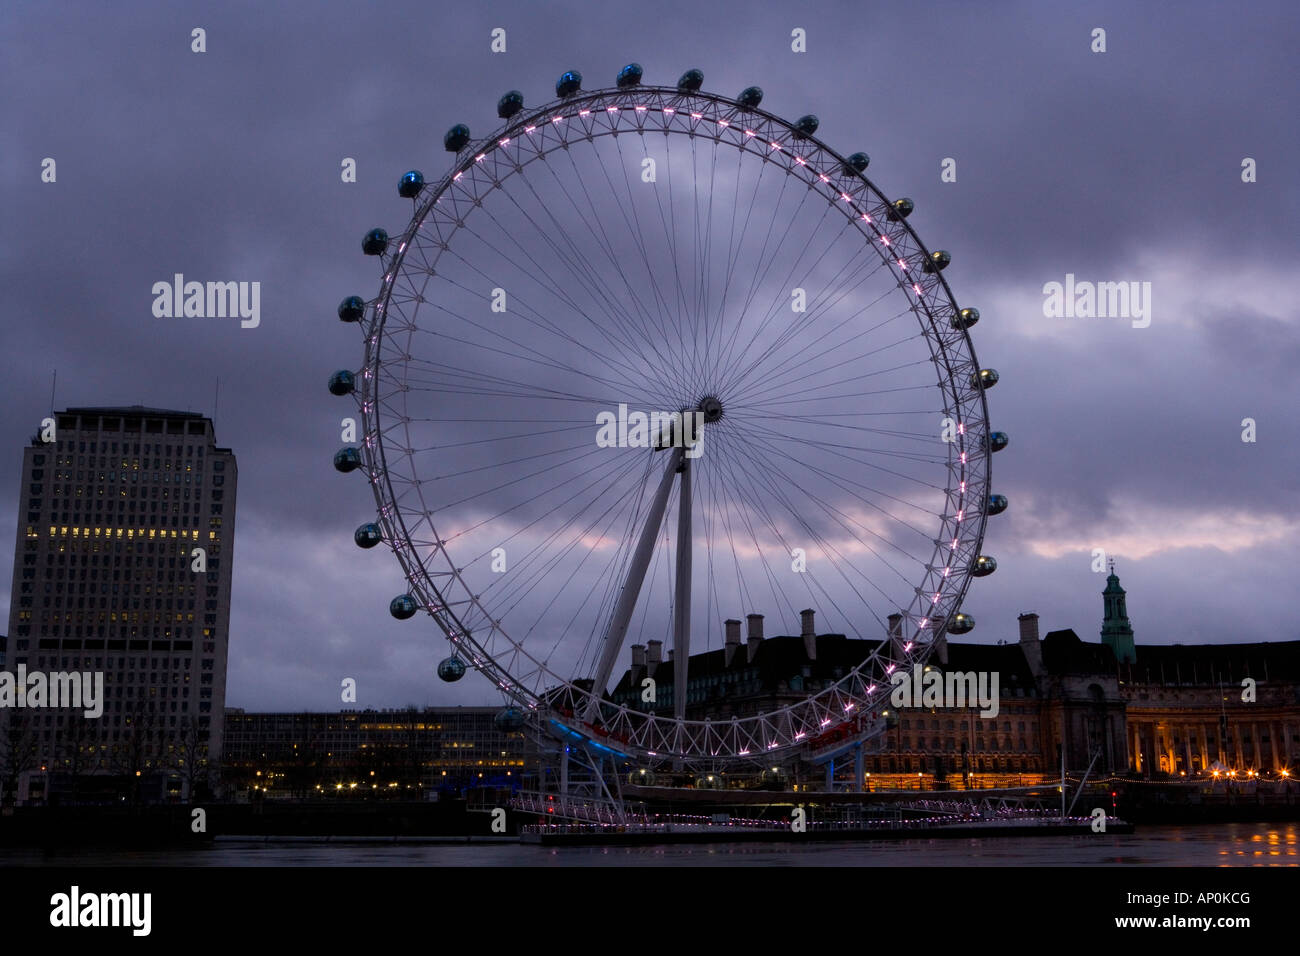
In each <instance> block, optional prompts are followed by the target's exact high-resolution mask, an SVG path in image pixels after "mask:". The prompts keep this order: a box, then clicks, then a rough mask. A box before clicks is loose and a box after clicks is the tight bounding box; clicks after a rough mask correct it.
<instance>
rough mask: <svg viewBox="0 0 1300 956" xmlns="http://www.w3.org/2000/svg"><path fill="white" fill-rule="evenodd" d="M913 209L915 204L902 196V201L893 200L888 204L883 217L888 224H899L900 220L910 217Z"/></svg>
mask: <svg viewBox="0 0 1300 956" xmlns="http://www.w3.org/2000/svg"><path fill="white" fill-rule="evenodd" d="M915 208H916V203H914V202H912V200H910V199H908V198H907V197H906V196H904V197H903V198H902V199H895V200H894V201H893V202H892V203H890V205H889V211H888V212H887V213H885V217H886V218H887V219H888V220H889V221H890V222H899V221H900V220H903V219H906V218H907V217H908V216H910V215H911V214H912V210H913V209H915Z"/></svg>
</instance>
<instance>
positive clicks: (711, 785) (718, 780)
mask: <svg viewBox="0 0 1300 956" xmlns="http://www.w3.org/2000/svg"><path fill="white" fill-rule="evenodd" d="M726 786H727V785H726V783H725V782H724V781H723V779H722V774H720V773H706V774H702V775H700V776H698V777H696V778H695V789H696V790H723V789H725V788H726Z"/></svg>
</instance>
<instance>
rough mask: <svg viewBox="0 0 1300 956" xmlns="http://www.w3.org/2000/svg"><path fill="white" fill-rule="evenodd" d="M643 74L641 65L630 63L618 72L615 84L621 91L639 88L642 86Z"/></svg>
mask: <svg viewBox="0 0 1300 956" xmlns="http://www.w3.org/2000/svg"><path fill="white" fill-rule="evenodd" d="M641 74H642V70H641V64H640V63H629V64H628V65H627V66H625V67H623V69H621V70H619V71H618V78H617V79H616V80H615V81H614V82H615V83H617V84H618V88H619V89H620V90H625V89H627V88H628V87H629V86H639V85H640V84H641Z"/></svg>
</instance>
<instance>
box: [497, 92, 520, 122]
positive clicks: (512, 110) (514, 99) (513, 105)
mask: <svg viewBox="0 0 1300 956" xmlns="http://www.w3.org/2000/svg"><path fill="white" fill-rule="evenodd" d="M523 108H524V94H522V93H520V92H519V91H518V90H511V91H510V92H509V93H505V94H503V95H502V97H501V99H499V100H497V116H500V117H501V118H502V119H510V117H512V116H514V115H515V114H516V113H518V112H519V111H520V110H521V109H523Z"/></svg>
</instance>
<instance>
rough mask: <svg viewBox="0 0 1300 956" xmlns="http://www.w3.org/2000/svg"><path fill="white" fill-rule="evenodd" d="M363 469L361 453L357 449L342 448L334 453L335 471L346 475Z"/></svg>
mask: <svg viewBox="0 0 1300 956" xmlns="http://www.w3.org/2000/svg"><path fill="white" fill-rule="evenodd" d="M360 467H361V452H359V451H358V450H357V449H356V448H352V447H348V448H340V449H339V450H338V451H336V452H335V453H334V469H335V470H336V471H341V472H343V473H344V474H345V475H346V474H347V473H348V472H349V471H356V470H357V469H358V468H360Z"/></svg>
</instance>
